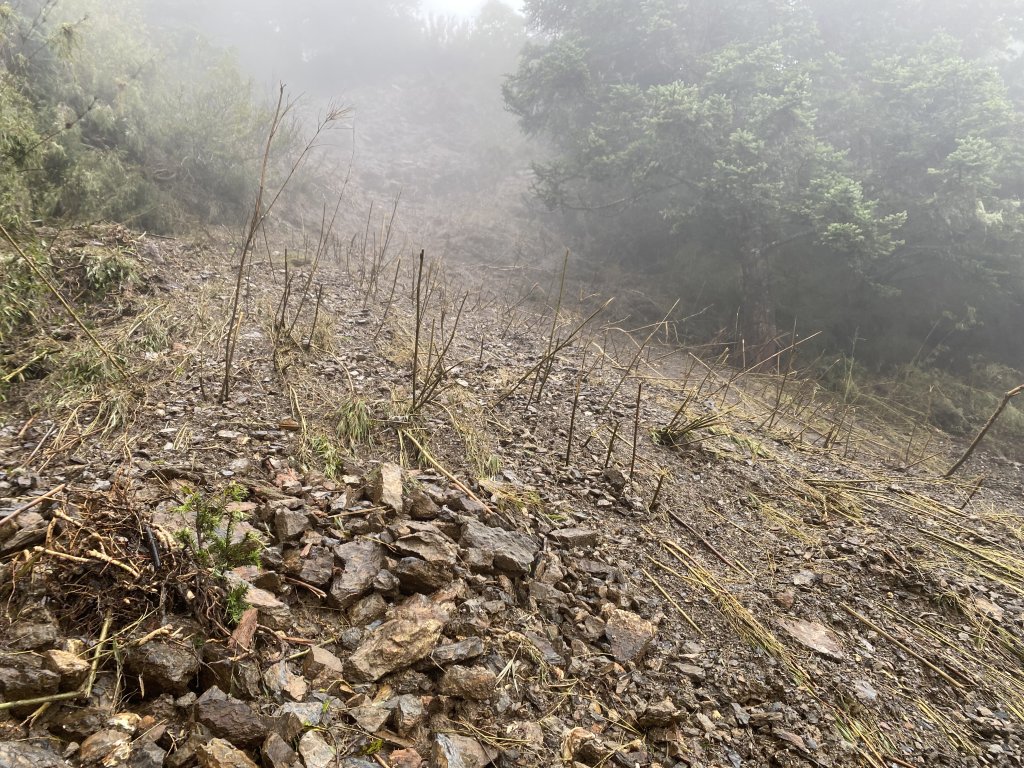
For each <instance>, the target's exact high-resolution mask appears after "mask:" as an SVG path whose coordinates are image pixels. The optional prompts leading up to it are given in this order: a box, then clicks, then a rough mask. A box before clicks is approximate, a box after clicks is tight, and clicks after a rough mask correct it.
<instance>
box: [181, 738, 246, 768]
mask: <svg viewBox="0 0 1024 768" xmlns="http://www.w3.org/2000/svg"><path fill="white" fill-rule="evenodd" d="M196 759H197V760H198V761H199V768H256V763H254V762H253V761H252V760H251V759H250V758H249V756H248V755H247V754H245V752H243V751H242V750H240V749H236V748H235V747H234V746H233V745H232V744H230V743H229V742H227V741H225V740H224V739H210V740H209V741H207V742H200V743H199V744H197V745H196Z"/></svg>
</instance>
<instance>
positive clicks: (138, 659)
mask: <svg viewBox="0 0 1024 768" xmlns="http://www.w3.org/2000/svg"><path fill="white" fill-rule="evenodd" d="M125 668H126V669H127V670H128V672H130V673H131V674H133V675H137V676H139V677H141V678H142V682H143V683H144V684H145V686H146V695H147V696H148V695H149V694H150V693H170V694H173V695H175V696H180V695H181V694H183V693H185V691H187V690H188V689H189V685H190V684H191V683H192V680H193V679H194V678H195V676H196V674H197V673H198V672H199V656H198V655H197V654H196V652H195V650H193V649H192V647H191V646H188V645H184V644H182V643H176V642H173V641H170V640H159V639H158V640H151V641H150V642H148V643H146V644H144V645H142V646H139V647H137V648H133V649H132V650H131V651H129V652H128V657H127V659H126V661H125Z"/></svg>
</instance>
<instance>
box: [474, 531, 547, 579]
mask: <svg viewBox="0 0 1024 768" xmlns="http://www.w3.org/2000/svg"><path fill="white" fill-rule="evenodd" d="M459 543H460V544H461V546H462V547H463V548H464V549H467V550H476V551H477V552H478V553H487V554H488V555H489V559H490V561H491V566H492V567H493V569H494V570H496V571H499V572H501V573H507V574H509V575H512V576H523V575H526V574H528V573H529V572H530V569H531V568H532V567H533V559H534V557H535V556H536V555H537V552H538V550H539V547H538V545H537V542H536V541H534V540H533V538H531V537H530V536H527V535H526V534H524V533H518V532H514V531H506V530H504V529H503V528H489V527H488V526H486V525H483V524H482V523H479V522H477V521H476V520H473V519H471V518H467V519H465V520H464V527H463V529H462V539H461V541H460V542H459ZM487 559H488V558H487V557H485V558H484V561H483V562H484V563H486V560H487ZM477 562H478V564H479V562H480V561H479V559H477ZM477 570H484V569H483V568H478V569H477Z"/></svg>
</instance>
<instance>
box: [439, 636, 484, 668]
mask: <svg viewBox="0 0 1024 768" xmlns="http://www.w3.org/2000/svg"><path fill="white" fill-rule="evenodd" d="M483 654H484V641H483V640H482V639H481V638H479V637H467V638H466V639H465V640H460V641H459V642H457V643H448V644H446V645H439V646H437V648H435V649H434V650H433V651H432V652H431V654H430V660H431V661H432V662H433V663H434V664H437V665H438V666H442V667H444V666H447V665H449V664H457V663H459V662H460V661H468V660H469V659H475V658H477V657H479V656H483Z"/></svg>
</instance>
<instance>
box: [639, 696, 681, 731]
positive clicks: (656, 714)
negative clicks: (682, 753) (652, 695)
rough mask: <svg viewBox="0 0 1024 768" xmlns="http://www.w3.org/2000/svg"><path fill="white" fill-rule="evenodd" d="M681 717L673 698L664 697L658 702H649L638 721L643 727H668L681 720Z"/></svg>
mask: <svg viewBox="0 0 1024 768" xmlns="http://www.w3.org/2000/svg"><path fill="white" fill-rule="evenodd" d="M681 717H682V714H681V713H680V712H679V710H678V709H677V708H676V705H675V704H673V703H672V699H664V700H662V701H659V702H658V703H657V704H648V705H647V706H646V707H645V708H644V709H643V711H641V712H640V713H639V715H638V716H637V723H638V724H639V725H640V727H641V728H668V727H669V726H671V725H674V724H675V723H677V722H679V720H680V718H681Z"/></svg>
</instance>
